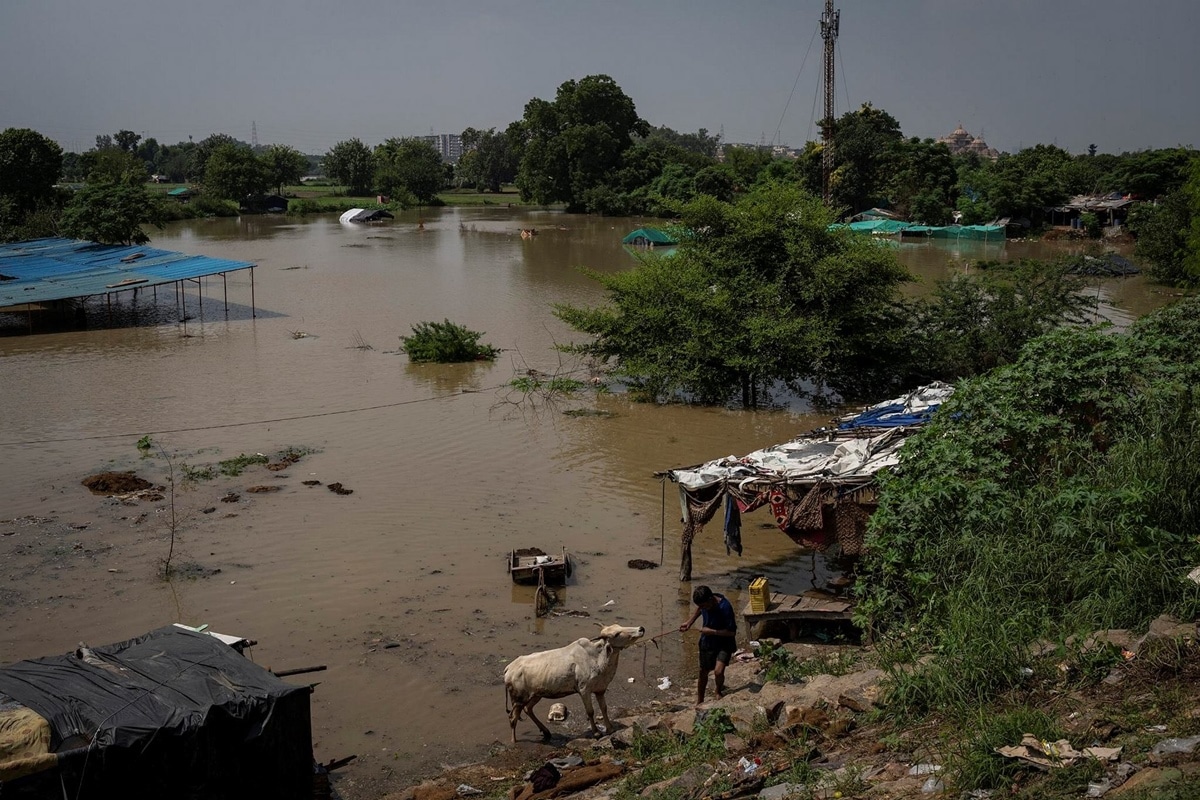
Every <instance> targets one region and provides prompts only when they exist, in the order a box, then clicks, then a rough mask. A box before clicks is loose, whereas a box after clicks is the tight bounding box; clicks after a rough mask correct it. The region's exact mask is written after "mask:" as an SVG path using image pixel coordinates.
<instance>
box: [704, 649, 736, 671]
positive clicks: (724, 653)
mask: <svg viewBox="0 0 1200 800" xmlns="http://www.w3.org/2000/svg"><path fill="white" fill-rule="evenodd" d="M731 658H733V653H731V652H730V651H729V650H728V649H722V650H701V651H700V669H702V670H706V671H710V670H714V669H716V668H717V662H718V661H720V662H721V663H722V664H724V665H726V666H729V660H730V659H731Z"/></svg>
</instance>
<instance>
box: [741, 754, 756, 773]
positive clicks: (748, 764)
mask: <svg viewBox="0 0 1200 800" xmlns="http://www.w3.org/2000/svg"><path fill="white" fill-rule="evenodd" d="M738 766H739V767H741V770H742V774H744V775H753V774H754V773H756V772H758V764H755V763H754V762H753V761H751V760H750V759H748V758H746V757H745V756H742V759H741V761H739V762H738Z"/></svg>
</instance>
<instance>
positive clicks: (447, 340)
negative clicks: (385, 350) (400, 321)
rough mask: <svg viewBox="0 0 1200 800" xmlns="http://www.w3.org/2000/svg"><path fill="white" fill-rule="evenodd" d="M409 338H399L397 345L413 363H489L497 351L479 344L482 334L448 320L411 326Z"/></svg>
mask: <svg viewBox="0 0 1200 800" xmlns="http://www.w3.org/2000/svg"><path fill="white" fill-rule="evenodd" d="M412 331H413V332H412V335H411V336H401V337H400V342H401V345H402V346H403V347H404V352H405V353H406V354H407V355H408V359H409V360H410V361H413V362H427V361H433V362H436V363H439V364H454V363H459V362H463V361H492V360H494V359H495V358H496V356H498V355H499V354H500V349H499V348H496V347H492V346H491V345H488V344H480V343H479V340H480V339H481V338H482V337H483V334H482V333H480V332H478V331H472V330H468V329H467V328H465V327H463V326H462V325H457V324H455V323H453V322H451V321H450V320H448V319H447V320H445V321H443V322H421V323H419V324H417V325H413V326H412Z"/></svg>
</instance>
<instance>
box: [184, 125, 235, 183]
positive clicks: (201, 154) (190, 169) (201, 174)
mask: <svg viewBox="0 0 1200 800" xmlns="http://www.w3.org/2000/svg"><path fill="white" fill-rule="evenodd" d="M189 144H191V143H190V142H189ZM227 144H232V145H239V144H240V145H243V146H244V145H245V143H244V142H239V141H238V140H237V139H234V138H233V137H232V136H230V135H229V134H226V133H211V134H209V135H208V136H206V137H204V138H203V139H201V140H200V141H199V142H196V143H195V144H194V145H192V146H191V147H190V148H188V164H187V179H188V180H192V181H199V182H200V183H203V182H204V178H205V172H206V170H207V169H208V159H209V158H210V157H211V156H212V154H213V153H215V152H216V150H217V148H218V147H223V146H225V145H227Z"/></svg>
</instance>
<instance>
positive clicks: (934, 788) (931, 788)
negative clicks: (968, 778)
mask: <svg viewBox="0 0 1200 800" xmlns="http://www.w3.org/2000/svg"><path fill="white" fill-rule="evenodd" d="M944 791H946V784H944V783H942V779H941V778H939V777H937V776H936V775H935V776H933V777H931V778H930V779H929V780H927V781H925V784H924V785H923V786H922V787H921V794H938V793H940V792H944Z"/></svg>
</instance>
